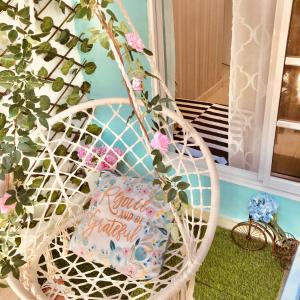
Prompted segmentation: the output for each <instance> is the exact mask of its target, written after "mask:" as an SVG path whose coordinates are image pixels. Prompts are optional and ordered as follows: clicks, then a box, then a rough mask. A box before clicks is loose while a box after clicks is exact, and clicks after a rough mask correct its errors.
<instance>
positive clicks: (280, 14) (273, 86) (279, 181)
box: [258, 0, 300, 195]
mask: <svg viewBox="0 0 300 300" xmlns="http://www.w3.org/2000/svg"><path fill="white" fill-rule="evenodd" d="M292 8H293V0H284V1H283V0H279V1H278V2H277V6H276V14H275V22H274V33H273V41H272V52H271V60H270V69H269V82H268V87H267V97H266V108H265V119H264V120H265V121H264V128H263V135H262V147H261V155H260V166H259V173H258V174H259V179H260V180H262V182H263V184H264V185H266V186H269V187H271V188H274V189H276V190H282V191H290V192H292V193H293V194H297V195H300V184H299V182H296V181H291V180H288V179H284V178H279V177H276V176H272V175H271V168H272V161H273V151H274V141H275V135H276V128H277V127H279V128H287V129H294V130H300V123H297V122H293V121H287V120H278V108H279V104H280V96H281V86H282V76H283V71H284V67H285V66H286V65H290V66H300V57H286V46H287V40H288V34H289V28H290V21H291V16H292Z"/></svg>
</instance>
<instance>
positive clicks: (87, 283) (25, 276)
mask: <svg viewBox="0 0 300 300" xmlns="http://www.w3.org/2000/svg"><path fill="white" fill-rule="evenodd" d="M130 114H131V109H130V106H129V105H128V102H127V99H103V100H97V101H91V102H87V103H84V104H81V105H78V106H76V107H74V108H71V109H69V110H67V111H64V112H62V113H60V114H58V115H56V116H55V117H53V118H52V119H51V120H50V125H51V126H53V125H54V126H57V124H60V126H64V132H62V133H61V132H60V133H53V131H51V130H49V131H45V130H44V129H43V128H42V127H41V128H39V129H38V130H37V136H36V137H37V138H38V139H39V140H40V145H41V155H40V156H39V157H36V158H34V159H33V160H32V165H31V166H30V169H29V171H28V175H29V176H28V180H27V181H26V183H25V184H26V185H28V186H30V185H32V184H37V183H38V185H40V186H39V188H38V189H37V194H36V195H35V199H36V201H35V203H34V211H33V212H32V213H33V219H32V221H31V222H30V223H28V226H27V228H26V229H24V230H23V236H25V237H26V238H25V239H24V244H23V245H21V249H23V252H24V254H25V257H26V260H27V261H29V263H28V264H27V265H25V266H24V267H23V269H22V272H21V274H22V275H21V276H22V279H21V282H22V284H23V285H24V286H25V287H26V289H28V290H30V291H31V293H32V294H33V295H34V297H35V298H37V299H47V298H44V297H45V295H47V297H48V298H49V299H55V297H56V296H57V295H61V296H64V297H65V299H89V300H92V299H99V298H104V299H147V298H148V297H152V298H153V299H163V297H164V296H166V295H171V294H172V292H174V291H176V290H177V289H178V288H180V287H182V286H183V285H184V284H185V282H186V281H187V280H188V279H190V277H191V275H192V274H193V273H194V272H195V270H196V269H197V268H198V267H199V265H200V264H201V263H202V261H203V259H204V257H205V255H206V252H207V251H208V248H209V245H210V243H211V240H212V236H213V232H214V230H215V223H216V216H217V210H218V204H217V202H218V195H217V194H218V189H217V181H216V174H215V173H214V168H213V160H212V159H211V157H210V154H209V151H208V150H207V147H206V145H205V144H204V142H203V141H202V140H201V139H200V138H199V136H198V135H197V133H196V132H195V131H194V129H193V128H192V127H191V126H190V125H189V124H187V123H185V121H184V120H183V119H181V118H180V117H179V116H178V115H177V114H175V113H173V112H171V111H170V110H168V109H164V111H163V114H164V116H165V117H166V118H167V120H168V123H167V124H161V125H160V126H161V129H164V130H165V131H166V133H167V134H168V136H169V137H170V140H171V142H170V147H169V150H170V151H169V152H168V153H167V154H166V155H165V163H166V164H170V165H172V166H173V169H174V170H175V171H174V172H173V173H174V175H175V172H176V175H180V176H183V178H184V180H186V181H187V182H189V183H190V185H191V187H190V189H189V191H188V196H189V201H190V204H191V205H190V206H188V207H186V208H184V209H183V210H182V213H181V214H180V215H178V214H177V213H176V209H175V208H174V207H173V206H171V205H170V209H171V210H173V212H174V213H175V215H176V218H175V219H176V222H177V225H178V227H179V229H180V239H179V241H178V242H172V243H171V244H170V246H169V248H168V251H167V254H166V259H165V263H164V267H163V271H162V273H161V275H160V276H159V278H156V279H152V280H149V281H134V280H132V279H130V278H128V277H126V276H125V275H121V274H119V273H117V272H116V271H113V270H111V269H109V268H105V267H103V266H102V265H100V264H96V263H93V262H85V261H84V260H83V259H82V258H79V257H77V256H76V255H75V254H74V253H72V252H70V251H69V250H68V242H69V239H70V236H71V234H72V228H73V226H75V225H76V224H77V223H78V222H79V220H80V215H81V213H82V212H83V211H84V209H83V208H84V206H85V205H86V204H87V203H88V201H89V199H90V194H89V193H88V191H89V189H90V190H92V189H93V187H92V186H91V182H93V180H92V179H93V178H95V176H97V174H98V173H99V172H97V171H96V170H95V168H94V167H91V166H88V165H86V164H85V163H84V159H82V160H78V159H77V158H76V157H75V156H74V152H76V151H77V150H78V149H79V148H80V147H82V146H83V145H84V144H85V141H86V140H87V138H88V137H89V138H88V139H89V140H90V141H91V142H92V143H91V146H93V145H102V146H107V147H108V148H110V149H111V150H112V151H113V148H114V147H118V148H120V149H122V150H123V151H124V152H125V155H124V156H123V158H122V160H121V161H120V162H119V164H118V168H117V172H118V174H119V175H122V176H123V175H125V176H126V175H130V176H142V177H144V178H145V177H146V178H149V179H151V178H152V179H153V178H155V177H157V174H156V173H155V171H154V168H153V166H152V159H151V155H150V154H149V149H148V148H147V147H148V146H147V143H146V142H145V138H144V137H143V135H142V131H141V127H140V125H139V123H138V122H137V120H136V118H133V119H132V120H131V121H130V122H129V123H127V118H128V117H129V115H130ZM90 124H97V125H98V126H99V127H101V128H102V131H101V133H100V135H99V136H98V135H94V134H91V133H90V132H89V125H90ZM144 126H145V128H146V130H147V132H148V134H149V136H150V137H151V136H153V133H154V131H153V129H152V127H153V124H152V123H151V121H149V119H147V118H146V119H144ZM175 127H176V129H178V128H181V129H182V130H183V131H184V133H185V134H184V136H185V138H184V145H183V146H182V145H180V147H179V145H178V144H177V142H176V141H175V140H173V139H172V133H173V129H174V128H175ZM90 137H91V138H92V140H91V138H90ZM45 145H46V146H45ZM62 145H63V146H64V147H63V148H64V149H67V152H68V153H63V154H61V148H62ZM193 146H198V147H199V148H200V149H201V150H202V151H203V154H204V156H203V157H201V158H193V157H192V155H191V154H190V153H189V147H193ZM86 155H88V153H87V154H86ZM116 155H118V154H117V153H116ZM98 158H99V160H100V159H101V158H100V157H98ZM82 173H85V174H86V178H82V177H81V174H82ZM210 179H211V180H210ZM78 183H79V185H77V184H78ZM87 185H89V188H87ZM212 187H216V190H213V189H212ZM58 278H62V279H63V281H64V284H61V281H60V280H58ZM42 291H43V292H42ZM143 297H145V298H143Z"/></svg>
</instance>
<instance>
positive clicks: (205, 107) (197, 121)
mask: <svg viewBox="0 0 300 300" xmlns="http://www.w3.org/2000/svg"><path fill="white" fill-rule="evenodd" d="M176 103H177V106H178V108H179V109H180V111H181V112H182V114H183V116H184V118H185V119H186V120H188V121H189V122H190V123H191V124H192V125H193V127H194V128H195V129H196V130H197V131H198V132H199V134H200V135H201V136H202V138H203V139H204V141H205V142H206V144H207V146H208V147H209V149H210V151H211V153H212V154H213V155H214V158H215V161H216V162H219V163H222V164H227V162H228V106H226V105H221V104H213V103H208V102H201V101H196V100H185V99H176ZM182 138H183V134H182V132H181V131H179V132H177V133H176V134H175V139H176V140H178V141H179V142H182ZM192 148H194V149H195V150H198V149H197V147H193V146H192Z"/></svg>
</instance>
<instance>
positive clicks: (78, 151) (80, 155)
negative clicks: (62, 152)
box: [77, 148, 86, 159]
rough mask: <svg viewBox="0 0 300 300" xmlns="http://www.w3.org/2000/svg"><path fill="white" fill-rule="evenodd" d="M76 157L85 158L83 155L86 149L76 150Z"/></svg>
mask: <svg viewBox="0 0 300 300" xmlns="http://www.w3.org/2000/svg"><path fill="white" fill-rule="evenodd" d="M77 155H78V157H79V158H81V159H82V158H84V157H85V155H86V149H85V148H79V149H78V150H77Z"/></svg>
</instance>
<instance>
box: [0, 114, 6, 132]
mask: <svg viewBox="0 0 300 300" xmlns="http://www.w3.org/2000/svg"><path fill="white" fill-rule="evenodd" d="M5 124H6V116H5V114H3V113H0V129H2V128H4V126H5Z"/></svg>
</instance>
